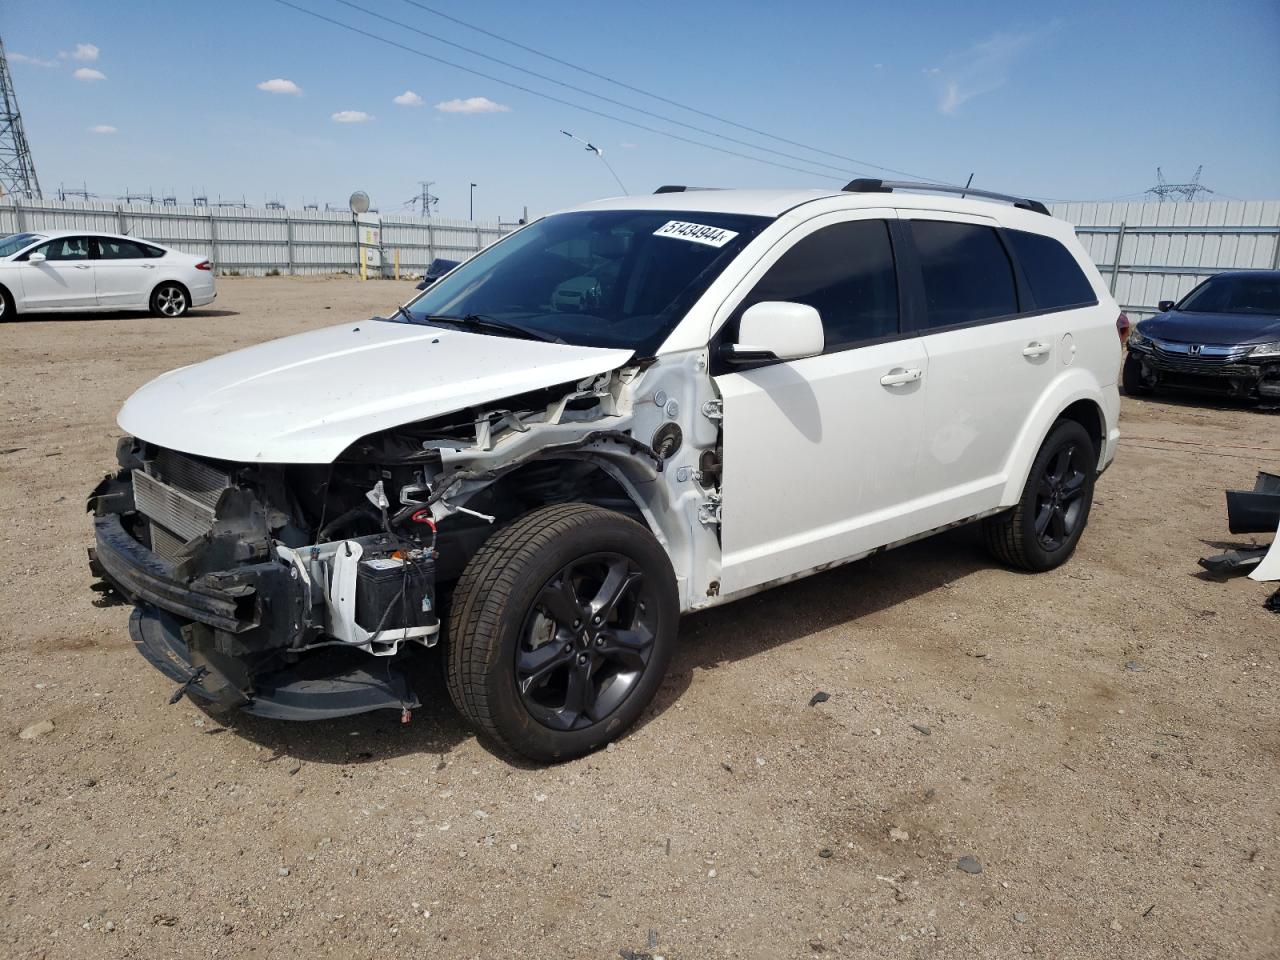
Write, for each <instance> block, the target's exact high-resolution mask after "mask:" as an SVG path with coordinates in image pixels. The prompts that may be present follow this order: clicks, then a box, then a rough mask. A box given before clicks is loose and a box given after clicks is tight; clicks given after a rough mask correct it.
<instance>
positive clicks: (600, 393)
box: [89, 358, 719, 719]
mask: <svg viewBox="0 0 1280 960" xmlns="http://www.w3.org/2000/svg"><path fill="white" fill-rule="evenodd" d="M689 362H690V363H695V362H698V363H705V360H703V359H701V358H698V359H696V360H695V359H690V360H689ZM678 366H679V365H677V368H678ZM662 373H663V371H660V370H658V369H652V370H648V371H647V370H646V369H644V368H643V367H642V366H635V367H628V368H623V369H622V370H617V371H612V372H610V373H606V374H603V375H600V376H598V377H592V378H588V379H586V380H583V381H579V382H577V383H573V384H567V385H564V386H559V387H552V388H548V389H543V390H537V391H533V392H531V393H527V394H524V395H520V396H516V397H510V398H506V399H505V400H504V401H503V402H502V403H501V404H500V405H496V406H486V407H484V408H479V409H474V408H473V409H468V410H462V411H458V412H457V413H455V414H451V415H448V416H445V417H438V418H435V419H432V420H427V421H420V422H416V423H411V424H407V425H405V426H401V427H397V428H394V429H391V430H386V431H383V432H380V433H376V434H373V435H369V436H366V437H363V438H361V439H360V440H358V441H356V442H355V443H353V444H352V445H351V446H350V447H348V448H347V449H346V450H345V451H344V452H343V453H342V454H341V455H340V456H339V457H338V458H337V459H336V460H335V461H334V462H333V463H332V464H278V463H232V462H227V461H223V460H216V459H211V458H206V457H201V456H198V455H195V454H192V453H186V452H180V451H177V450H173V449H170V448H167V447H161V446H157V445H154V444H151V443H148V442H146V441H145V440H142V439H136V438H131V437H125V438H123V439H122V440H121V441H120V443H119V446H118V450H117V459H118V461H119V466H120V469H119V471H118V472H116V473H114V474H111V475H108V476H107V477H106V478H105V479H104V480H103V481H102V482H101V483H100V484H99V485H98V487H97V488H96V489H95V490H94V491H93V494H92V495H91V497H90V499H89V509H90V510H91V512H92V513H93V514H94V524H95V534H96V547H95V548H94V549H93V550H91V566H92V569H93V571H94V573H95V574H97V575H98V576H99V577H100V578H101V579H102V581H103V583H104V588H109V589H111V590H113V591H114V592H116V593H118V594H120V595H121V596H123V597H124V598H126V599H127V600H128V601H130V602H132V603H133V604H135V606H136V609H135V611H134V614H133V618H132V620H131V625H130V629H131V634H132V636H133V639H134V641H135V643H136V644H137V645H138V647H139V651H140V652H141V653H142V654H143V655H144V656H146V657H147V659H149V660H150V661H151V662H152V664H153V665H155V666H156V667H157V668H159V669H160V670H161V671H162V672H164V673H165V674H166V675H167V676H168V677H170V678H171V679H173V680H174V681H175V682H177V683H178V684H179V687H178V689H177V690H176V692H175V694H174V698H175V700H176V699H178V698H180V697H182V696H183V695H184V694H189V695H192V696H196V697H200V698H202V699H204V700H206V701H208V702H209V703H210V705H211V706H212V707H213V708H215V709H232V708H237V707H238V708H241V709H244V710H246V711H248V712H250V713H255V714H259V715H263V716H270V717H275V718H279V719H312V718H321V717H330V716H340V715H345V714H350V713H359V712H364V711H367V710H375V709H384V708H392V709H394V708H398V709H400V710H402V711H403V712H404V714H405V716H406V718H407V716H408V711H410V710H412V709H413V708H414V707H415V706H417V705H418V701H417V699H416V698H415V696H414V694H413V693H412V691H411V688H410V686H409V684H408V683H407V682H406V680H405V678H404V676H403V675H402V673H401V671H400V670H399V669H398V668H397V666H393V662H394V663H395V664H399V662H400V661H402V659H403V657H404V656H405V655H406V654H407V653H409V652H410V651H411V650H413V649H414V648H429V647H433V646H435V645H437V643H438V642H439V640H440V637H441V630H442V618H441V606H442V605H445V604H447V602H448V596H449V593H450V587H451V584H452V583H453V582H454V581H456V580H457V578H458V577H459V576H460V574H461V572H462V570H463V568H464V566H465V565H466V563H467V560H468V559H469V558H470V557H471V556H472V555H473V554H474V553H475V551H476V550H477V549H478V547H479V546H480V544H481V543H483V542H484V540H485V539H486V538H487V537H488V536H489V535H490V534H491V533H492V532H493V530H494V529H495V527H496V526H497V525H501V524H503V523H505V522H507V521H510V520H511V519H513V518H515V517H518V516H520V515H522V514H524V513H527V512H528V511H529V510H531V509H533V508H535V507H538V506H543V505H548V504H555V503H560V502H570V501H574V502H587V503H592V504H595V505H600V506H605V507H608V508H609V509H612V510H616V511H618V512H621V513H623V514H626V515H628V516H631V517H633V518H634V519H636V520H639V521H640V522H642V523H644V524H645V525H646V526H649V527H651V528H652V529H654V532H655V535H657V536H658V537H659V539H660V540H662V541H663V542H664V545H666V546H668V550H669V551H670V552H672V554H673V556H674V555H676V554H679V555H681V556H688V555H690V554H691V553H693V552H695V551H696V552H707V551H710V552H712V553H714V547H715V544H716V536H717V530H716V519H717V515H716V511H715V504H716V503H717V502H718V491H717V487H718V481H719V473H718V470H717V463H718V453H717V445H718V442H719V432H718V425H717V423H716V421H715V417H714V411H713V410H711V409H710V408H709V409H708V412H707V414H706V415H705V416H704V415H699V416H698V417H697V418H696V420H697V423H696V425H694V426H693V427H692V428H691V427H690V426H689V420H688V418H687V412H688V410H689V407H690V406H693V402H692V401H693V400H694V399H696V398H690V402H689V403H688V404H686V403H685V402H683V398H677V397H676V396H675V394H674V390H673V395H672V396H668V395H667V393H666V392H665V391H664V390H663V389H662V388H661V384H662V383H663V381H664V380H666V379H667V377H664V376H662ZM646 379H647V380H649V381H650V383H649V384H647V385H646V386H647V387H649V389H646V390H643V391H642V390H641V388H640V384H641V383H642V382H643V381H645V380H646ZM699 379H700V380H701V382H703V383H707V382H708V381H707V380H706V379H705V378H692V377H688V376H682V377H680V378H678V380H679V381H682V382H683V383H684V384H689V383H690V382H697V381H698V380H699ZM655 387H656V389H654V388H655ZM686 389H687V388H686ZM695 409H698V408H697V407H695ZM689 434H697V435H698V436H697V437H694V438H691V437H690V436H689ZM641 438H643V439H641ZM691 440H692V442H691ZM192 446H193V447H198V443H193V444H192ZM655 515H656V516H657V517H662V518H663V519H662V522H661V524H659V521H657V520H656V519H655ZM695 540H706V541H707V543H706V544H704V545H702V546H700V547H696V546H695V543H694V541H695ZM672 548H675V549H672ZM705 569H706V571H707V572H706V576H704V577H699V578H698V579H699V580H700V581H701V580H708V581H711V580H714V576H715V573H714V568H712V567H706V568H705ZM680 580H681V583H682V593H684V592H687V591H688V590H689V589H693V587H692V584H690V583H689V581H688V579H687V577H685V576H683V575H682V576H681V577H680ZM699 589H701V590H702V592H703V593H704V595H705V594H707V593H710V594H711V595H714V591H706V590H705V588H699ZM688 605H691V604H688Z"/></svg>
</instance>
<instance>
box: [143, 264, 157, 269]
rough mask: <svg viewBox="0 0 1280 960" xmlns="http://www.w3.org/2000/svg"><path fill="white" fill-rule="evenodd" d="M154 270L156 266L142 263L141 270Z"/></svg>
mask: <svg viewBox="0 0 1280 960" xmlns="http://www.w3.org/2000/svg"><path fill="white" fill-rule="evenodd" d="M155 268H156V265H155V264H154V263H144V264H143V265H142V269H143V270H154V269H155Z"/></svg>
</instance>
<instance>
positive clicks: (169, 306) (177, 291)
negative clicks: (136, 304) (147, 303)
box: [151, 281, 191, 319]
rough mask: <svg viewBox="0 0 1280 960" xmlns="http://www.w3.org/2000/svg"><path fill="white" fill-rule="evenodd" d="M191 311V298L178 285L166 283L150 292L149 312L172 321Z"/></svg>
mask: <svg viewBox="0 0 1280 960" xmlns="http://www.w3.org/2000/svg"><path fill="white" fill-rule="evenodd" d="M189 309H191V296H190V295H189V294H188V293H187V288H186V287H184V286H183V285H182V284H180V283H174V282H172V281H166V282H164V283H162V284H160V285H159V286H157V287H156V288H155V289H154V290H152V291H151V312H152V313H153V314H154V315H155V316H157V317H169V318H170V319H174V318H176V317H180V316H182V315H183V314H185V313H186V312H187V311H188V310H189Z"/></svg>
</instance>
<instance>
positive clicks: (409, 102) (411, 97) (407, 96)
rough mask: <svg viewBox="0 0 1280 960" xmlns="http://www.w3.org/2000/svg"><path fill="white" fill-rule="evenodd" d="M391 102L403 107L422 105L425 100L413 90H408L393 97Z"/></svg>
mask: <svg viewBox="0 0 1280 960" xmlns="http://www.w3.org/2000/svg"><path fill="white" fill-rule="evenodd" d="M391 102H392V103H395V104H398V105H399V106H402V107H420V106H422V104H423V103H424V102H425V101H424V100H423V99H422V98H421V97H420V96H418V95H417V94H416V93H414V92H413V91H412V90H406V91H405V92H404V93H402V94H400V96H398V97H392V98H391Z"/></svg>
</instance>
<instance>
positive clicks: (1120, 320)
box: [1116, 313, 1133, 347]
mask: <svg viewBox="0 0 1280 960" xmlns="http://www.w3.org/2000/svg"><path fill="white" fill-rule="evenodd" d="M1132 329H1133V324H1131V323H1130V322H1129V318H1128V316H1126V315H1125V314H1123V313H1122V314H1120V316H1118V317H1116V336H1118V337H1119V338H1120V346H1122V347H1123V346H1124V345H1125V344H1127V343H1128V342H1129V332H1130V331H1131V330H1132Z"/></svg>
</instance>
